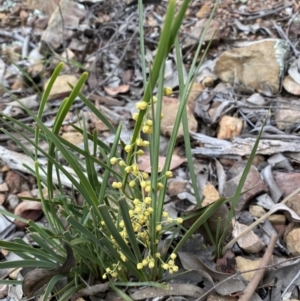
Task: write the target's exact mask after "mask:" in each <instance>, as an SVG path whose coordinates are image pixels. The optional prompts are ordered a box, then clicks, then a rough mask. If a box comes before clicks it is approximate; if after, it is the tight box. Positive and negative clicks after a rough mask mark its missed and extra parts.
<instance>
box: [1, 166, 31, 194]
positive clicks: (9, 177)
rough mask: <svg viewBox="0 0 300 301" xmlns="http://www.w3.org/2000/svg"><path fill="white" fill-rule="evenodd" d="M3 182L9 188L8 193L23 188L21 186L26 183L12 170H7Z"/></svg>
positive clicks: (17, 191)
mask: <svg viewBox="0 0 300 301" xmlns="http://www.w3.org/2000/svg"><path fill="white" fill-rule="evenodd" d="M5 182H6V184H7V186H8V188H9V193H19V192H21V191H22V190H23V189H22V188H24V187H22V186H25V184H26V181H25V179H24V178H23V177H22V176H21V174H20V173H18V172H16V171H14V170H9V171H8V172H7V173H6V176H5Z"/></svg>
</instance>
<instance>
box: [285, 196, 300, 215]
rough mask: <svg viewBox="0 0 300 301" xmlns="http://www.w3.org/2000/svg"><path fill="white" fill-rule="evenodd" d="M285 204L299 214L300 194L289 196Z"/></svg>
mask: <svg viewBox="0 0 300 301" xmlns="http://www.w3.org/2000/svg"><path fill="white" fill-rule="evenodd" d="M286 205H287V206H288V207H289V208H291V209H292V210H294V211H295V212H296V213H297V214H298V215H299V216H300V194H299V193H298V194H296V195H295V196H293V197H292V198H290V199H289V200H288V201H287V202H286Z"/></svg>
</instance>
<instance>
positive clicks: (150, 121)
mask: <svg viewBox="0 0 300 301" xmlns="http://www.w3.org/2000/svg"><path fill="white" fill-rule="evenodd" d="M145 124H146V125H149V126H152V125H153V121H152V120H151V119H147V120H146V122H145Z"/></svg>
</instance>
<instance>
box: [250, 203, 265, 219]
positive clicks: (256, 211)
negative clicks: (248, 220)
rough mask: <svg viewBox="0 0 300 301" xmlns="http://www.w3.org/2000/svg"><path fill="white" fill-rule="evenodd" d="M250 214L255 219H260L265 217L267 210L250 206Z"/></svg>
mask: <svg viewBox="0 0 300 301" xmlns="http://www.w3.org/2000/svg"><path fill="white" fill-rule="evenodd" d="M249 212H250V213H251V214H252V215H253V216H254V217H257V218H260V217H262V216H263V215H265V214H266V210H265V209H264V208H263V207H261V206H258V205H252V206H250V208H249Z"/></svg>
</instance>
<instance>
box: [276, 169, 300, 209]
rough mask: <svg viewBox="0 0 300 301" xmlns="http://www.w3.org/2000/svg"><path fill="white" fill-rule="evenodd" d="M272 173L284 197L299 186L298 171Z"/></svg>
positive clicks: (299, 175)
mask: <svg viewBox="0 0 300 301" xmlns="http://www.w3.org/2000/svg"><path fill="white" fill-rule="evenodd" d="M272 174H273V177H274V180H275V181H276V183H277V185H278V186H279V188H280V190H281V191H282V193H283V196H284V197H286V196H288V195H289V194H291V193H292V192H294V191H295V190H296V189H298V188H299V183H300V173H297V172H279V171H274V172H273V173H272ZM292 209H294V208H292Z"/></svg>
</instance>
